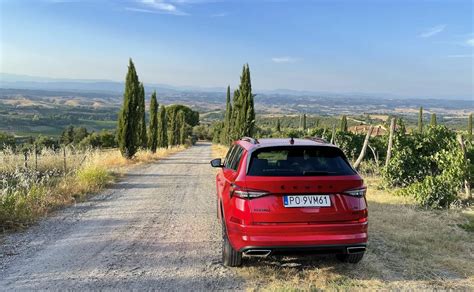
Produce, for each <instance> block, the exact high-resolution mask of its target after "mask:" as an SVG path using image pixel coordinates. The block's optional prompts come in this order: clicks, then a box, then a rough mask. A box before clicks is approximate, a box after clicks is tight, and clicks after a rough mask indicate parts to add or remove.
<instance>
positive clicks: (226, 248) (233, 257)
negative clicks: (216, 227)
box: [222, 218, 242, 267]
mask: <svg viewBox="0 0 474 292" xmlns="http://www.w3.org/2000/svg"><path fill="white" fill-rule="evenodd" d="M222 219H224V218H222ZM222 263H223V264H224V266H228V267H238V266H240V265H242V253H241V252H239V251H236V250H235V249H234V248H233V247H232V245H231V244H230V242H229V238H228V237H227V232H226V230H225V224H224V223H222Z"/></svg>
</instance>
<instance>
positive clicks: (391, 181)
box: [383, 126, 458, 187]
mask: <svg viewBox="0 0 474 292" xmlns="http://www.w3.org/2000/svg"><path fill="white" fill-rule="evenodd" d="M456 143H457V142H456V134H455V132H453V131H450V130H449V129H448V128H446V127H445V126H435V127H429V128H428V129H427V130H426V131H424V132H423V133H419V132H416V133H413V134H410V135H406V134H403V133H397V134H396V135H395V137H394V143H393V148H392V157H391V159H390V162H389V164H388V166H387V167H386V168H385V169H384V171H383V178H384V182H385V184H386V185H387V186H389V187H394V186H397V187H406V186H409V185H410V184H412V183H415V182H420V181H422V180H423V179H424V178H425V177H427V176H436V175H439V174H441V169H440V165H439V163H438V161H436V159H435V155H436V153H439V152H440V151H441V150H449V151H455V149H457V148H458V146H457V144H456ZM453 145H454V146H453Z"/></svg>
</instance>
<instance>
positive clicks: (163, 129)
mask: <svg viewBox="0 0 474 292" xmlns="http://www.w3.org/2000/svg"><path fill="white" fill-rule="evenodd" d="M167 124H168V121H167V118H166V108H165V106H164V105H162V106H161V107H160V111H159V112H158V147H160V148H168V125H167Z"/></svg>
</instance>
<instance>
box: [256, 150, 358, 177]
mask: <svg viewBox="0 0 474 292" xmlns="http://www.w3.org/2000/svg"><path fill="white" fill-rule="evenodd" d="M354 174H355V171H354V170H353V169H352V168H351V166H350V165H349V163H348V162H347V159H346V158H345V156H344V154H343V153H342V151H341V150H340V149H338V148H334V147H324V146H312V147H311V146H284V147H268V148H262V149H258V150H256V151H255V152H253V153H252V157H251V159H250V164H249V170H248V173H247V175H251V176H325V175H329V176H331V175H332V176H334V175H354Z"/></svg>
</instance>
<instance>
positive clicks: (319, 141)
mask: <svg viewBox="0 0 474 292" xmlns="http://www.w3.org/2000/svg"><path fill="white" fill-rule="evenodd" d="M305 139H306V140H311V141H314V142H318V143H323V144H329V142H328V141H326V140H325V139H323V138H321V137H305Z"/></svg>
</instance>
